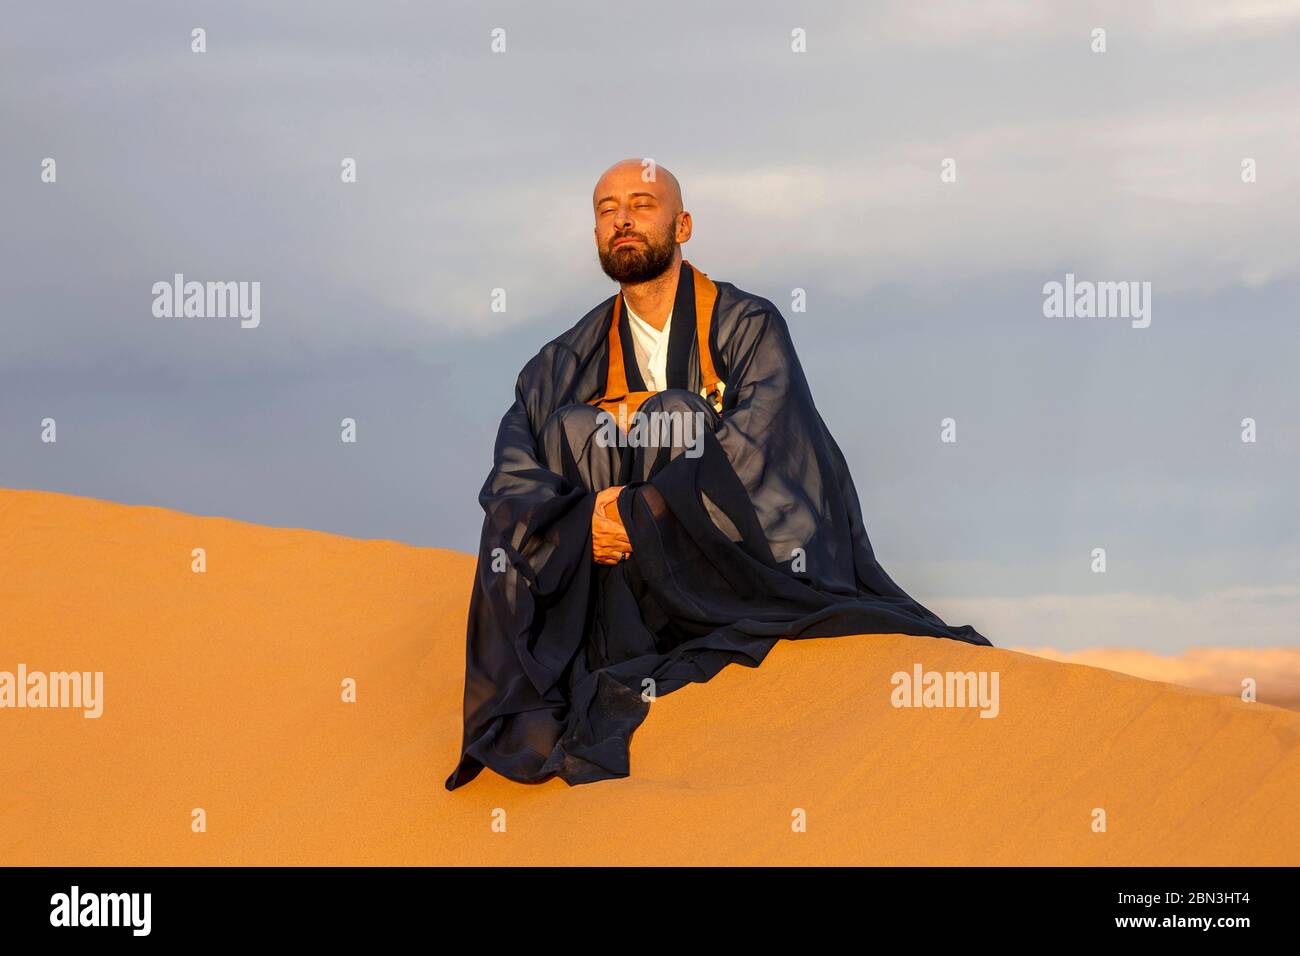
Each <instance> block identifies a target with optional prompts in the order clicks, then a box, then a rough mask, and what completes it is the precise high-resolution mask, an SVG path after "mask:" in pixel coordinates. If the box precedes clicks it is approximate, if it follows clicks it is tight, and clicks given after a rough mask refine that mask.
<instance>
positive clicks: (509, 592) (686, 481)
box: [446, 159, 992, 790]
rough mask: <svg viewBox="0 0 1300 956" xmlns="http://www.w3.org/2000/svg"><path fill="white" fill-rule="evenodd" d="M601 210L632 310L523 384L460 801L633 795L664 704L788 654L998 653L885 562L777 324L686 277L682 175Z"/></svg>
mask: <svg viewBox="0 0 1300 956" xmlns="http://www.w3.org/2000/svg"><path fill="white" fill-rule="evenodd" d="M592 201H593V209H594V212H595V217H596V227H595V238H596V251H597V253H598V255H599V257H600V263H601V267H602V268H603V269H604V271H605V273H606V274H607V275H608V276H609V277H610V278H612V279H614V280H615V281H616V282H618V284H619V292H618V293H617V294H616V295H614V296H612V297H611V298H609V299H607V300H605V301H604V302H602V303H601V304H600V305H598V306H597V307H596V308H595V309H593V310H592V311H591V312H589V313H588V314H587V315H586V316H584V317H583V318H582V320H581V321H579V322H578V323H577V324H576V325H574V326H573V327H572V328H570V329H569V330H568V331H566V332H565V333H563V334H562V335H560V336H558V337H557V338H555V339H553V340H552V341H550V342H548V343H547V344H546V345H545V346H543V348H542V349H541V351H540V352H538V354H537V355H536V356H534V357H533V358H532V359H531V360H530V361H529V362H528V364H527V365H525V366H524V369H523V371H522V372H521V373H520V375H519V377H518V380H517V382H516V386H515V401H514V404H513V405H512V406H511V408H510V410H509V411H507V412H506V414H505V417H504V418H503V419H502V420H501V425H500V429H499V431H498V434H497V440H496V450H495V463H494V466H493V468H492V471H491V473H490V474H489V475H488V478H487V480H486V482H485V483H484V485H483V488H482V491H481V492H480V494H479V501H480V503H481V504H482V506H483V509H484V511H485V512H486V518H485V520H484V523H483V534H482V538H481V541H480V547H479V563H478V567H477V569H476V572H475V578H474V590H473V593H472V595H471V598H470V610H469V621H468V628H467V646H466V674H465V701H464V703H465V727H464V738H463V742H462V748H461V759H460V762H459V763H458V765H457V766H456V769H455V770H454V771H453V772H452V774H451V776H449V777H448V778H447V781H446V787H447V789H448V790H454V789H456V788H457V787H459V786H461V785H463V784H465V783H468V782H469V781H470V780H472V779H474V777H476V776H477V775H478V774H479V772H480V771H481V770H482V769H483V767H484V766H487V767H490V768H492V769H493V770H495V771H496V772H497V773H499V774H502V775H503V776H506V777H509V778H510V779H512V780H517V781H520V782H526V783H539V782H541V781H543V780H547V779H549V778H551V777H553V776H559V777H560V778H561V779H563V780H564V781H566V782H567V783H569V784H570V785H574V784H581V783H590V782H593V781H596V780H603V779H608V778H611V777H625V776H628V774H629V742H630V739H631V735H632V733H633V731H634V730H635V729H636V728H637V726H639V725H640V723H641V722H642V720H644V718H645V716H646V713H647V711H648V709H649V704H650V701H651V700H653V699H654V697H655V696H657V695H660V694H666V693H670V692H671V691H673V690H676V689H677V688H679V687H681V686H683V685H685V684H687V683H690V682H693V681H695V682H698V681H707V680H709V679H710V678H712V677H713V676H714V675H715V674H716V673H717V672H718V671H719V670H721V669H722V668H723V667H725V666H726V665H727V664H730V663H740V664H744V665H746V666H750V667H757V666H758V665H759V664H760V663H761V662H762V660H763V658H764V657H765V656H766V655H767V653H768V651H769V650H771V648H772V646H773V645H775V643H776V642H777V641H778V640H780V639H782V638H804V637H830V636H839V635H854V634H892V633H903V634H914V635H920V636H931V637H946V638H951V639H954V640H962V641H967V642H970V643H972V644H980V645H985V646H992V645H991V643H990V642H989V641H988V639H987V638H985V637H983V636H982V635H980V634H979V633H978V632H977V631H975V629H974V628H972V627H970V626H968V625H962V626H950V625H947V624H945V623H944V622H943V621H942V620H940V619H939V618H938V617H937V616H935V615H934V614H933V613H932V612H930V611H929V610H927V609H926V608H924V607H922V606H921V605H920V604H918V603H917V602H916V601H915V600H913V599H912V598H911V597H909V596H908V595H907V594H906V593H905V592H904V591H903V590H902V589H901V588H899V587H898V585H896V584H895V583H894V582H893V581H892V580H891V579H890V578H889V576H888V575H887V574H886V573H885V571H884V570H883V569H882V568H881V567H880V565H879V564H878V563H877V562H876V559H875V556H874V554H873V552H872V549H871V544H870V542H869V541H868V539H867V534H866V530H865V528H864V526H863V522H862V513H861V508H860V505H859V502H858V496H857V491H856V490H855V488H854V485H853V480H852V478H851V477H850V475H849V471H848V467H847V465H846V464H845V461H844V456H843V454H842V453H841V452H840V449H839V446H838V445H836V443H835V440H834V439H833V438H832V437H831V435H830V432H829V431H828V430H827V428H826V426H825V424H824V423H823V422H822V419H821V416H820V414H819V413H818V412H817V409H816V406H815V405H814V404H813V399H812V393H811V391H810V389H809V385H808V382H807V380H806V379H805V377H804V373H803V369H802V367H801V366H800V364H799V360H798V357H797V356H796V355H795V351H794V345H793V342H792V341H791V338H790V332H789V330H788V328H787V327H786V322H785V319H784V318H783V317H782V316H781V313H780V311H779V310H778V309H777V308H776V306H775V305H773V304H772V303H771V302H770V301H769V300H767V299H764V298H762V297H760V296H755V295H752V294H750V293H747V292H743V291H741V290H740V289H738V288H736V287H735V286H734V285H732V284H731V283H728V282H717V281H714V280H711V279H709V278H708V276H707V275H705V274H704V273H703V272H701V271H699V270H698V269H696V268H695V267H694V266H693V265H692V264H691V263H690V262H689V261H688V260H685V259H684V258H683V257H682V252H681V244H682V243H684V242H686V241H688V240H689V239H690V238H691V230H692V222H691V214H690V213H689V212H686V211H685V210H684V209H683V205H682V195H681V189H680V186H679V185H678V182H677V179H676V178H675V177H674V176H673V175H672V174H671V173H670V172H668V170H666V169H664V168H663V167H662V166H657V167H656V166H655V165H654V164H653V163H651V162H650V161H648V160H647V161H644V162H643V161H641V160H635V159H628V160H623V161H622V162H619V163H616V164H615V165H613V166H611V167H610V168H609V169H608V170H607V171H606V172H605V173H604V175H602V176H601V178H600V180H599V182H597V184H596V189H595V191H594V193H593V196H592Z"/></svg>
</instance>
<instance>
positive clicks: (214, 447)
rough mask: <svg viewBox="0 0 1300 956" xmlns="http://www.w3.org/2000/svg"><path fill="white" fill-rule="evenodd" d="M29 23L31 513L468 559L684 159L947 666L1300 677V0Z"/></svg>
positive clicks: (24, 193) (13, 339) (9, 341)
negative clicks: (1286, 669) (1067, 309)
mask: <svg viewBox="0 0 1300 956" xmlns="http://www.w3.org/2000/svg"><path fill="white" fill-rule="evenodd" d="M5 21H6V23H5V29H4V30H3V31H2V32H0V54H2V55H0V211H2V212H3V221H4V225H5V228H4V229H3V230H0V294H2V298H0V303H2V305H0V331H2V332H3V348H2V349H0V486H3V487H9V488H37V489H44V490H50V491H59V492H66V493H70V494H78V495H89V496H93V497H96V498H103V499H108V500H113V501H119V502H124V503H128V504H147V505H157V506H162V507H167V508H175V509H179V510H183V511H187V512H192V513H196V514H205V515H220V516H226V517H231V518H236V519H239V520H244V521H251V522H257V523H261V524H268V525H275V526H280V527H302V528H313V529H319V530H323V531H330V532H335V533H339V534H344V535H349V536H354V537H361V538H385V539H393V540H397V541H403V542H408V543H411V544H416V545H421V546H431V547H442V548H451V549H455V550H459V551H464V552H473V551H474V550H475V549H476V548H477V543H478V534H479V530H480V527H481V523H482V517H483V515H482V511H481V509H480V508H479V506H478V503H477V496H478V492H479V489H480V488H481V487H482V484H483V481H484V479H485V478H486V477H487V474H488V472H489V470H490V468H491V460H492V447H493V442H494V438H495V432H496V427H497V424H498V422H499V421H500V418H501V416H502V415H503V414H504V413H505V411H506V409H507V408H508V407H509V406H510V403H511V401H512V400H513V390H514V385H515V381H516V377H517V375H518V372H519V369H520V368H521V367H522V365H523V364H524V363H525V362H526V361H527V360H528V358H530V357H531V356H532V355H533V354H535V353H536V352H537V350H538V349H539V348H540V347H541V346H542V345H543V344H544V343H546V342H547V341H549V340H550V339H552V338H554V337H555V336H556V335H558V334H560V333H561V332H563V331H564V330H566V329H568V328H569V327H570V326H572V325H573V324H574V323H575V322H576V321H577V320H578V319H579V318H581V317H582V316H583V315H584V314H585V313H586V312H588V311H589V310H590V309H591V308H592V307H594V306H595V305H596V304H598V303H599V302H601V301H602V300H604V299H605V298H607V297H608V296H610V295H611V294H613V292H614V291H616V289H615V287H614V285H613V283H612V282H611V281H610V280H609V279H608V278H607V277H606V276H605V275H604V274H603V273H602V272H601V270H600V268H599V264H598V261H597V256H596V252H595V247H594V243H593V240H592V233H591V229H592V225H593V219H592V210H591V190H592V188H593V186H594V184H595V181H596V179H597V178H598V177H599V175H600V173H601V172H602V171H603V170H604V169H605V168H606V167H608V166H609V165H610V164H611V163H613V162H615V161H617V160H619V159H623V158H625V157H648V158H652V159H654V160H655V162H657V163H660V164H662V165H663V166H665V167H667V168H669V169H670V170H672V172H673V173H674V174H675V175H676V176H677V178H678V179H679V180H680V181H681V184H682V189H683V196H684V200H685V206H686V208H687V209H688V210H689V211H690V212H691V213H692V217H693V220H694V227H695V231H694V236H693V238H692V239H691V241H690V243H689V244H687V245H686V246H685V247H684V250H683V251H684V253H685V255H686V256H687V258H689V259H690V260H691V261H692V262H693V263H696V264H697V265H699V266H700V268H702V269H703V270H704V271H705V272H707V273H708V274H709V275H710V276H711V277H713V278H715V279H721V280H725V281H728V282H732V283H734V284H735V285H737V286H739V287H740V288H741V289H743V290H746V291H748V292H751V293H753V294H755V295H759V296H763V297H765V298H768V299H770V300H771V301H772V302H773V303H775V304H776V305H777V306H778V307H780V308H781V309H782V314H783V316H784V317H785V319H786V321H787V323H788V325H789V327H790V330H791V334H792V337H793V340H794V344H795V346H796V349H797V350H798V353H799V357H800V361H801V363H802V364H803V366H804V370H805V373H806V374H807V375H808V378H809V380H810V383H811V386H812V391H813V396H814V398H815V400H816V401H817V404H818V408H819V410H820V411H821V414H822V417H823V419H824V420H825V421H826V423H827V425H828V427H829V428H830V430H831V432H832V434H833V435H834V436H835V439H836V441H837V443H838V444H839V445H840V447H841V449H842V450H843V451H844V454H845V456H846V458H847V460H848V463H849V466H850V469H851V471H852V474H853V477H854V481H855V484H856V486H857V488H858V491H859V494H860V495H861V499H862V507H863V514H864V519H865V522H866V527H867V531H868V535H869V536H870V539H871V542H872V545H873V547H874V549H875V551H876V555H877V557H878V559H879V560H880V562H881V564H882V565H883V566H884V567H885V569H886V570H887V571H888V572H889V574H890V575H891V576H892V577H893V578H894V580H896V581H897V582H898V583H899V584H900V585H902V586H903V587H904V588H905V589H906V590H908V592H909V593H911V594H912V595H913V596H915V597H916V598H917V599H918V600H920V601H921V602H922V603H924V604H926V606H928V607H930V608H931V609H933V610H935V611H936V613H938V614H940V616H941V617H943V618H944V619H945V620H946V621H948V622H950V623H954V624H965V623H969V624H973V625H975V626H976V628H977V629H978V630H979V631H980V632H981V633H983V634H985V635H987V636H988V637H989V638H990V639H991V640H992V641H993V643H994V644H995V645H1000V646H1008V645H1035V646H1040V645H1053V646H1057V647H1060V648H1063V649H1072V648H1079V647H1087V646H1096V645H1125V646H1134V647H1143V648H1147V649H1150V650H1155V651H1159V652H1163V653H1173V652H1176V651H1179V650H1181V649H1183V648H1185V647H1189V646H1194V645H1231V646H1261V645H1276V644H1295V643H1296V642H1297V638H1298V637H1300V633H1298V629H1297V620H1298V619H1300V614H1298V613H1297V612H1300V547H1298V545H1297V542H1298V541H1300V533H1298V532H1300V503H1298V502H1297V496H1296V494H1295V487H1296V485H1297V477H1298V476H1300V388H1298V387H1297V383H1296V373H1295V369H1296V367H1297V358H1300V331H1297V321H1298V319H1300V316H1298V315H1297V302H1298V301H1300V58H1297V57H1296V56H1295V51H1296V49H1297V48H1298V44H1300V0H1295V2H1290V0H1288V2H1282V0H1239V2H1234V3H1231V4H1223V3H1217V2H1202V0H1182V2H1177V3H1173V2H1151V3H1143V4H1138V5H1134V4H1130V3H1124V2H1121V3H1072V4H1068V5H1056V4H1043V3H1035V2H1023V3H1021V2H1010V0H1002V2H989V3H971V2H917V3H908V2H900V3H878V4H863V3H856V2H815V3H769V2H760V3H753V2H749V3H739V2H738V3H719V4H687V3H675V2H667V3H659V4H656V5H653V6H641V5H625V4H619V5H615V4H606V3H559V4H546V5H542V4H529V3H490V2H489V3H440V4H437V5H431V4H424V3H414V2H410V3H398V2H371V3H366V4H356V3H336V2H320V0H313V2H310V3H306V2H289V3H278V4H275V5H269V4H256V3H246V2H228V0H227V2H222V3H215V2H180V3H177V2H168V3H164V2H127V3H116V4H111V5H110V4H91V3H81V4H66V3H50V4H39V5H35V4H28V5H21V6H20V5H17V4H14V5H11V6H9V7H7V8H6V12H5ZM196 28H199V29H202V30H203V31H204V40H205V44H206V46H205V52H202V53H199V52H194V50H193V48H192V47H193V44H194V38H193V31H194V30H195V29H196ZM1098 30H1104V31H1105V32H1104V44H1105V49H1104V51H1101V50H1099V49H1098V47H1099V35H1098V34H1097V32H1096V31H1098ZM494 31H503V32H497V33H495V34H494ZM494 37H495V44H496V49H494ZM502 40H504V49H500V46H501V42H502ZM51 159H52V160H53V161H54V166H53V170H54V176H53V181H46V180H47V179H48V178H49V173H48V168H49V164H48V163H47V162H46V161H47V160H51ZM347 159H350V160H353V161H355V167H356V181H355V182H344V181H343V176H342V175H341V170H342V164H343V162H344V160H347ZM1243 164H1246V165H1249V166H1250V168H1251V170H1252V174H1251V175H1247V174H1245V173H1244V172H1243V169H1244V165H1243ZM954 174H955V175H954ZM176 273H181V274H183V275H184V276H185V277H186V278H187V279H190V280H197V281H233V282H254V281H255V282H258V283H260V312H259V322H258V324H257V325H256V327H249V328H244V327H242V326H241V323H240V322H239V320H238V319H237V318H193V317H191V318H185V317H178V318H170V317H158V316H156V315H155V314H154V300H155V294H154V291H153V287H154V284H155V283H157V282H169V281H171V279H172V276H173V275H175V274H176ZM1067 275H1072V276H1074V277H1075V279H1076V280H1077V281H1093V282H1126V283H1127V282H1135V283H1138V284H1139V286H1141V284H1143V283H1150V285H1149V289H1150V300H1149V304H1150V314H1149V324H1148V325H1146V326H1145V327H1139V325H1140V323H1138V320H1137V319H1132V320H1131V319H1130V318H1129V317H1126V316H1106V317H1078V316H1075V317H1055V316H1049V315H1046V314H1045V309H1044V299H1045V295H1044V287H1045V285H1046V284H1048V283H1051V282H1060V283H1065V282H1066V276H1067ZM495 289H504V290H506V303H507V306H506V311H505V312H498V311H493V308H492V303H493V290H495ZM796 289H799V290H803V291H804V295H805V296H806V311H796V310H795V308H794V305H793V303H794V301H795V294H794V290H796ZM1143 321H1145V320H1143ZM1135 323H1137V324H1135ZM345 418H351V419H354V420H355V421H356V423H357V441H356V442H355V443H344V442H342V441H341V440H340V431H341V424H340V423H341V422H342V420H343V419H345ZM46 419H53V420H54V421H55V423H56V429H57V432H56V434H57V441H55V442H53V443H51V442H48V441H42V422H43V421H44V420H46ZM949 419H951V420H952V422H953V423H955V437H956V440H955V441H944V440H943V437H944V426H943V423H944V422H945V420H949ZM1244 419H1252V420H1253V421H1254V423H1255V434H1254V438H1255V440H1254V441H1250V442H1245V441H1243V440H1242V435H1243V424H1242V422H1243V420H1244ZM1098 548H1102V549H1104V550H1105V557H1106V566H1105V571H1104V572H1098V571H1097V570H1096V563H1095V558H1094V549H1098ZM431 586H433V584H431Z"/></svg>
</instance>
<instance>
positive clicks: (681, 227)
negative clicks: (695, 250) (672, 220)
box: [677, 212, 694, 243]
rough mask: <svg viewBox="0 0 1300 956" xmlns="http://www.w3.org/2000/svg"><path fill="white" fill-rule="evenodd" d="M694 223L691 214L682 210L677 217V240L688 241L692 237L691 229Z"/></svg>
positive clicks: (680, 241)
mask: <svg viewBox="0 0 1300 956" xmlns="http://www.w3.org/2000/svg"><path fill="white" fill-rule="evenodd" d="M693 225H694V224H693V223H692V222H691V214H690V213H689V212H682V213H681V214H679V215H678V217H677V241H678V242H679V243H682V242H686V241H687V240H688V239H690V238H691V229H692V226H693Z"/></svg>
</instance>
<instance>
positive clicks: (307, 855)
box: [0, 489, 1300, 865]
mask: <svg viewBox="0 0 1300 956" xmlns="http://www.w3.org/2000/svg"><path fill="white" fill-rule="evenodd" d="M196 547H203V548H205V549H206V550H207V562H208V565H207V567H208V569H207V573H206V574H195V573H192V572H191V570H190V562H191V557H190V553H191V549H192V548H196ZM471 577H472V558H471V557H469V556H468V555H464V554H460V553H456V552H451V551H442V550H436V549H427V548H415V547H410V546H407V545H402V544H398V543H395V542H390V541H362V540H355V539H350V538H342V537H338V536H334V535H328V534H322V533H319V532H313V531H303V530H296V529H278V528H267V527H261V526H258V525H253V524H247V523H243V522H239V521H231V520H226V519H220V518H205V517H198V516H194V515H188V514H183V513H179V512H175V511H169V510H164V509H160V508H147V507H131V506H124V505H118V504H114V503H111V502H104V501H98V500H95V499H90V498H80V497H73V496H69V495H61V494H51V493H45V492H34V491H9V490H3V489H0V614H2V616H0V671H11V672H12V671H16V669H17V666H18V664H19V663H24V664H26V665H27V668H28V669H29V671H31V670H46V671H50V670H58V671H64V670H102V671H104V675H105V676H104V713H103V716H102V717H100V718H98V719H86V718H84V717H83V716H82V714H81V712H80V711H69V710H52V709H49V710H10V709H7V708H6V709H2V710H0V753H3V755H4V759H3V760H0V863H5V864H47V865H108V864H117V865H141V864H255V865H256V864H470V865H491V864H524V865H533V864H696V863H698V864H741V865H747V864H773V863H777V864H941V865H942V864H994V865H1002V864H1089V865H1091V864H1121V865H1128V864H1133V865H1137V864H1142V865H1161V864H1167V865H1169V864H1171V865H1201V864H1245V865H1250V864H1285V865H1295V864H1298V863H1300V820H1298V816H1300V815H1297V814H1296V812H1295V811H1296V807H1297V806H1300V713H1295V712H1292V711H1288V710H1283V709H1280V708H1277V707H1273V706H1269V705H1267V704H1262V703H1254V704H1248V703H1243V702H1242V701H1240V700H1237V699H1234V698H1230V697H1222V696H1215V695H1212V694H1209V693H1206V692H1203V691H1198V690H1190V689H1186V688H1182V687H1177V686H1173V685H1170V684H1161V683H1154V682H1151V681H1147V680H1142V679H1138V678H1135V677H1130V676H1125V675H1122V674H1118V673H1114V672H1111V671H1107V670H1098V669H1095V668H1091V667H1086V666H1081V665H1077V664H1063V663H1057V662H1054V661H1049V660H1045V659H1042V658H1039V657H1034V656H1030V655H1027V654H1022V653H1017V652H1013V651H1006V650H1001V649H988V648H977V647H972V646H970V645H966V644H962V643H958V642H956V641H948V640H936V639H933V638H916V637H907V636H903V635H889V636H863V637H849V638H823V639H817V640H808V641H799V642H793V641H783V642H781V643H779V644H778V645H777V646H776V648H775V649H774V650H773V651H772V653H771V654H770V655H769V657H768V658H767V660H766V661H765V662H764V663H763V665H762V666H761V667H759V668H757V669H751V668H744V667H738V666H733V667H729V668H727V669H726V670H724V671H723V672H722V673H721V674H719V675H718V676H717V677H716V678H714V679H713V680H712V681H710V682H708V683H707V684H697V685H692V686H689V687H686V688H684V689H682V690H680V691H677V692H675V693H673V694H670V695H667V696H665V697H663V698H662V699H661V700H659V701H657V702H656V703H655V704H654V705H653V706H652V708H651V712H650V716H649V717H648V718H647V720H646V722H645V723H644V724H643V725H642V726H641V728H640V729H639V730H638V731H637V733H636V735H635V737H634V738H633V742H632V776H631V777H628V778H625V779H620V780H608V781H602V782H600V783H595V784H590V785H584V786H580V787H572V788H570V787H568V786H567V785H566V784H564V783H563V782H562V781H559V780H552V781H550V782H548V783H546V784H542V785H539V786H528V785H522V784H515V783H512V782H510V781H507V780H505V779H503V778H501V777H498V776H497V775H496V774H494V773H492V772H491V771H487V770H485V771H484V772H483V773H482V774H481V775H480V776H479V778H478V779H477V780H475V781H473V782H472V783H470V784H468V785H467V786H465V787H464V788H462V789H460V790H457V791H456V792H454V793H448V792H447V791H446V790H444V789H443V780H444V779H445V778H446V776H447V774H448V773H449V772H450V771H451V769H452V767H453V766H454V764H455V762H456V757H457V755H458V753H459V750H458V748H459V744H460V734H461V690H462V684H461V681H462V677H463V660H464V640H465V632H464V620H465V611H466V606H467V599H468V587H469V583H470V580H471ZM992 637H993V639H994V640H997V636H996V635H992ZM916 663H920V664H922V665H923V666H924V667H925V669H926V670H941V671H942V670H975V669H984V670H996V671H997V672H998V673H999V674H1000V693H1001V700H1000V714H999V716H998V717H997V718H995V719H984V718H980V717H979V716H978V713H977V712H976V711H975V710H962V709H928V710H927V709H895V708H894V707H892V706H891V704H890V691H891V687H890V675H891V674H893V673H894V672H896V671H910V670H911V669H912V667H913V665H914V664H916ZM346 677H352V678H355V679H356V681H357V686H358V699H357V702H356V703H350V704H349V703H343V702H341V701H340V682H341V681H342V680H343V679H344V678H346ZM195 807H202V808H204V809H205V810H206V812H207V832H205V833H193V832H191V828H190V820H191V816H190V814H191V810H192V808H195ZM1094 807H1102V808H1104V809H1105V811H1106V814H1107V831H1106V832H1105V833H1095V832H1093V831H1092V829H1091V827H1090V822H1091V819H1092V818H1091V813H1092V810H1093V808H1094ZM498 808H499V810H500V811H503V812H504V819H505V822H506V828H505V832H494V830H493V827H492V824H493V819H494V815H493V812H494V810H497V809H498ZM796 808H801V809H802V810H803V811H804V812H805V813H806V819H807V829H806V832H795V831H794V830H793V829H792V827H791V820H792V814H793V813H795V811H796ZM496 817H497V818H498V819H500V818H501V813H499V812H498V813H497V814H496Z"/></svg>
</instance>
